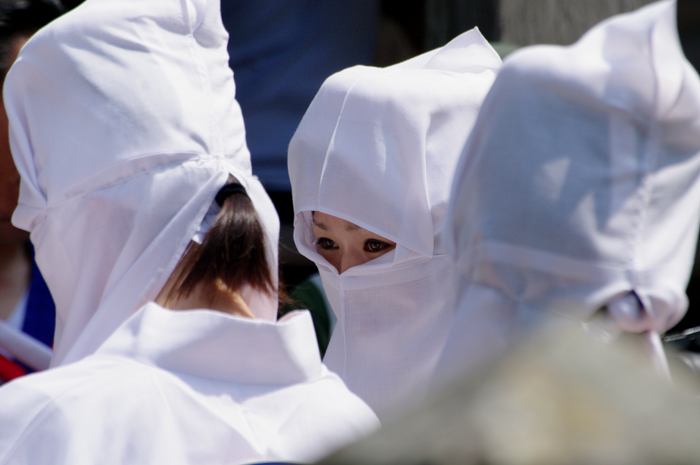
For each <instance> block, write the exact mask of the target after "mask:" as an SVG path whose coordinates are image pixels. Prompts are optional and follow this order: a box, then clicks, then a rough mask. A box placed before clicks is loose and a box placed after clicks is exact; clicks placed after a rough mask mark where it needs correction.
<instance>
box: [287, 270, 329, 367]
mask: <svg viewBox="0 0 700 465" xmlns="http://www.w3.org/2000/svg"><path fill="white" fill-rule="evenodd" d="M290 297H291V300H292V302H291V303H290V304H287V305H285V306H284V308H283V309H282V314H283V315H284V314H287V313H289V312H291V311H292V310H297V309H300V308H302V309H308V310H309V311H310V312H311V318H312V319H313V321H314V329H315V330H316V340H317V342H318V350H319V351H320V352H321V357H323V356H324V355H325V354H326V348H327V347H328V341H330V338H331V322H330V319H329V318H328V310H329V309H328V308H326V302H325V299H324V298H323V295H322V294H321V291H320V290H319V289H318V288H317V287H316V285H315V284H314V283H312V282H311V281H309V280H306V281H304V282H302V283H300V284H299V285H297V286H296V287H295V288H294V289H293V290H292V292H291V293H290Z"/></svg>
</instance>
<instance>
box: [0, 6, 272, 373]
mask: <svg viewBox="0 0 700 465" xmlns="http://www.w3.org/2000/svg"><path fill="white" fill-rule="evenodd" d="M227 38H228V36H227V33H226V31H225V30H224V27H223V25H222V24H221V18H220V12H219V1H218V0H185V1H182V2H180V1H165V0H158V1H143V0H91V1H89V2H86V3H84V4H82V5H81V6H79V7H78V8H76V9H75V10H73V11H72V12H71V13H70V14H67V15H65V16H64V17H62V18H60V19H58V20H57V21H54V22H53V23H51V24H50V25H49V26H48V27H46V28H44V29H42V30H41V31H39V32H38V33H37V34H36V35H35V36H34V37H33V38H32V39H31V40H30V41H29V42H28V43H27V45H26V46H25V47H24V49H23V50H22V51H21V53H20V55H19V58H18V60H17V62H16V63H15V65H14V66H13V67H12V69H11V70H10V72H9V74H8V75H7V80H6V83H5V88H4V98H5V105H6V108H7V113H8V117H9V120H10V130H11V144H12V150H13V155H14V157H15V162H16V164H17V168H18V169H19V171H20V174H21V176H22V184H21V189H20V199H19V206H18V208H17V210H16V211H15V214H14V216H13V222H14V224H15V225H16V226H18V227H20V228H23V229H26V230H29V231H31V239H32V242H33V243H34V245H35V248H36V260H37V263H38V264H39V267H40V269H41V271H42V273H43V275H44V277H45V278H46V282H47V284H48V285H49V289H50V290H51V293H52V295H53V297H54V299H55V301H56V311H57V317H56V325H57V328H56V338H55V352H54V360H53V362H52V363H53V365H57V364H62V363H68V362H72V361H75V360H78V359H80V358H82V357H84V356H85V355H88V354H90V353H92V352H94V350H95V349H96V348H97V347H98V346H99V345H100V344H101V343H102V342H104V341H105V340H106V339H107V337H108V336H109V335H110V334H111V333H112V332H113V331H114V330H115V329H116V328H117V327H118V326H119V325H120V324H121V323H122V322H123V321H124V320H126V318H127V317H128V316H129V315H130V314H132V313H133V312H134V311H136V309H138V308H139V307H140V306H141V305H142V304H143V303H145V302H147V301H149V300H152V299H154V298H155V297H156V296H157V294H158V292H159V291H160V289H161V288H162V286H163V284H164V283H165V281H166V280H167V278H168V276H169V275H170V273H171V272H172V270H173V268H174V267H175V265H176V263H177V261H178V260H179V258H180V256H181V255H182V253H183V251H184V250H185V247H186V246H187V244H188V243H189V241H190V239H192V237H193V236H194V235H195V233H196V232H197V230H198V229H199V227H200V224H201V222H202V219H203V218H204V216H205V214H206V212H207V210H208V209H209V206H210V204H211V203H212V201H213V199H214V196H215V195H216V193H217V191H218V189H219V188H220V187H221V186H222V185H223V184H225V183H226V182H227V179H228V176H229V174H233V175H234V176H235V177H236V178H238V180H239V181H240V182H241V183H242V184H243V185H244V186H245V187H246V189H247V191H248V193H249V195H250V197H251V199H252V200H253V203H254V205H255V208H256V210H257V212H258V214H259V215H260V217H261V220H262V222H263V224H264V228H265V231H266V239H267V243H268V246H269V248H268V251H267V253H268V259H269V260H270V264H271V269H273V270H274V269H277V251H276V247H277V239H278V229H279V220H278V218H277V215H276V213H275V211H274V208H273V206H272V203H271V202H270V200H269V198H268V197H267V195H266V194H265V192H264V190H263V188H262V186H261V184H260V183H259V182H258V181H257V179H256V178H254V177H253V176H252V175H251V167H250V155H249V153H248V150H247V148H246V145H245V130H244V126H243V120H242V116H241V111H240V108H239V106H238V103H237V102H236V100H235V85H234V82H233V79H232V76H231V71H230V69H229V68H228V66H227V63H228V54H227V52H226V43H227ZM247 299H248V300H249V302H248V303H249V304H250V307H251V309H252V311H253V312H254V313H255V315H256V316H257V317H259V318H264V319H268V320H274V319H275V317H276V309H277V305H276V302H274V299H270V298H268V297H264V298H263V297H262V295H258V296H251V295H249V296H247Z"/></svg>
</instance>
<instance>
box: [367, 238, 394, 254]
mask: <svg viewBox="0 0 700 465" xmlns="http://www.w3.org/2000/svg"><path fill="white" fill-rule="evenodd" d="M388 247H391V245H390V244H387V243H386V242H382V241H378V240H376V239H367V241H365V251H366V252H372V253H376V252H381V251H382V250H385V249H387V248H388Z"/></svg>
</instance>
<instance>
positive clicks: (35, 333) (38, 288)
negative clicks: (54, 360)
mask: <svg viewBox="0 0 700 465" xmlns="http://www.w3.org/2000/svg"><path fill="white" fill-rule="evenodd" d="M55 326H56V305H55V304H54V302H53V298H51V293H50V292H49V288H48V286H47V285H46V282H45V281H44V278H43V277H42V276H41V272H39V268H38V267H37V266H36V262H35V261H33V260H32V282H31V284H30V285H29V297H28V298H27V309H26V313H25V316H24V323H23V325H22V331H23V332H25V333H27V334H29V335H30V336H32V337H33V338H34V339H36V340H38V341H40V342H43V343H44V344H46V345H47V346H49V347H51V346H53V334H54V329H55Z"/></svg>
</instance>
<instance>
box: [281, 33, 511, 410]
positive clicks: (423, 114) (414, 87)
mask: <svg viewBox="0 0 700 465" xmlns="http://www.w3.org/2000/svg"><path fill="white" fill-rule="evenodd" d="M500 65H501V60H500V58H499V57H498V55H497V54H496V52H495V51H494V50H493V49H492V48H491V46H490V45H489V44H488V43H487V42H486V41H485V40H484V38H483V37H482V36H481V34H480V33H479V31H478V30H476V29H475V30H472V31H469V32H466V33H464V34H462V35H461V36H459V37H458V38H456V39H454V40H453V41H452V42H450V43H449V44H447V45H446V46H445V47H443V48H441V49H437V50H434V51H432V52H428V53H426V54H424V55H421V56H418V57H416V58H414V59H411V60H409V61H406V62H403V63H400V64H398V65H395V66H391V67H388V68H383V69H382V68H373V67H363V66H356V67H353V68H349V69H346V70H344V71H341V72H339V73H337V74H334V75H333V76H331V77H330V78H328V79H327V80H326V82H325V83H324V84H323V86H322V87H321V89H320V90H319V92H318V94H317V95H316V97H315V99H314V101H313V102H312V103H311V106H310V107H309V109H308V111H307V112H306V115H305V116H304V118H303V120H302V122H301V124H300V125H299V128H298V129H297V131H296V134H295V135H294V137H293V138H292V141H291V142H290V146H289V172H290V177H291V182H292V194H293V198H294V210H295V214H296V217H295V221H294V239H295V242H296V245H297V247H298V249H299V251H300V252H301V253H302V254H303V255H305V256H306V257H308V258H309V259H311V260H313V261H314V262H315V263H316V264H317V265H318V268H319V272H320V274H321V278H322V280H323V286H324V289H325V291H326V294H327V295H328V298H329V301H330V303H331V306H332V307H333V311H334V313H335V315H336V317H337V320H338V322H337V325H336V327H335V330H334V332H333V335H332V337H331V341H330V344H329V347H328V351H327V352H326V356H325V359H324V363H326V365H327V366H328V367H329V368H330V369H331V370H333V371H336V372H337V373H338V374H339V375H340V376H341V377H342V378H343V380H344V381H345V383H346V384H347V386H348V387H349V388H350V390H351V391H353V392H354V393H356V394H358V395H359V396H360V397H361V398H362V399H363V400H364V401H365V402H367V403H368V404H369V405H370V407H372V408H373V409H374V410H375V412H376V413H377V414H378V415H379V417H380V419H382V418H386V417H387V415H391V414H393V413H395V412H396V411H397V409H398V408H403V407H405V406H407V405H409V404H410V403H415V402H419V401H420V400H421V398H422V396H423V394H424V393H425V391H426V390H427V386H428V384H429V381H430V378H431V376H432V372H433V369H434V367H435V363H436V362H437V357H438V356H439V354H440V352H441V350H442V346H443V344H444V341H445V338H446V336H447V332H448V327H449V324H450V322H451V320H452V316H453V313H454V312H453V309H452V308H448V307H445V305H444V298H443V297H444V296H445V295H447V294H450V293H452V289H453V275H454V267H453V264H452V262H451V260H450V258H449V257H448V256H447V255H446V254H445V253H444V250H443V247H442V245H441V242H440V240H439V236H440V235H439V232H440V228H441V224H442V220H443V218H444V215H445V212H446V208H447V201H448V195H449V188H450V182H451V179H452V176H453V172H454V169H455V166H456V164H457V160H458V158H459V155H460V153H461V151H462V149H463V147H464V144H465V142H466V140H467V137H468V135H469V131H470V129H471V127H472V125H473V124H474V121H475V120H476V115H477V112H478V109H479V106H480V105H481V102H482V100H483V98H484V97H485V95H486V93H487V92H488V89H489V88H490V86H491V84H492V82H493V80H494V78H495V75H496V72H497V71H498V69H499V68H500ZM314 211H320V212H323V213H327V214H330V215H334V216H337V217H339V218H343V219H345V220H347V221H350V222H352V223H355V224H357V225H358V226H361V227H362V228H365V229H367V230H369V231H372V232H374V233H376V234H379V235H380V236H383V237H385V238H387V239H390V240H392V241H394V242H396V244H397V246H396V249H394V250H393V251H391V252H389V253H387V254H385V255H383V256H381V257H379V258H377V259H375V260H372V261H370V262H368V263H365V264H363V265H360V266H356V267H353V268H351V269H349V270H347V271H345V272H344V273H342V274H338V272H337V270H336V269H335V268H334V267H333V266H332V265H330V264H329V263H328V262H327V261H326V260H325V259H324V258H323V257H321V256H320V255H319V254H318V253H317V252H316V245H315V237H314V232H313V226H312V214H313V212H314Z"/></svg>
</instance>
